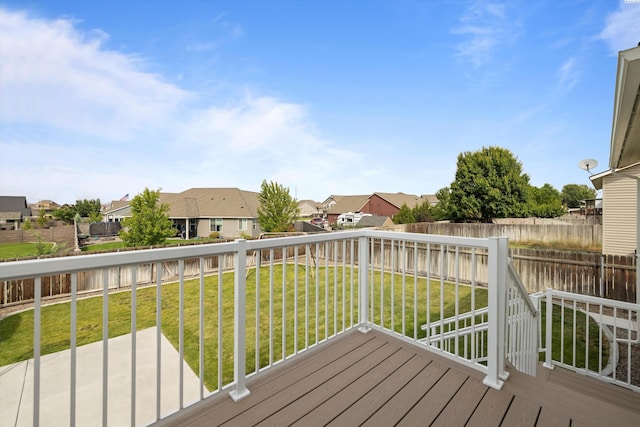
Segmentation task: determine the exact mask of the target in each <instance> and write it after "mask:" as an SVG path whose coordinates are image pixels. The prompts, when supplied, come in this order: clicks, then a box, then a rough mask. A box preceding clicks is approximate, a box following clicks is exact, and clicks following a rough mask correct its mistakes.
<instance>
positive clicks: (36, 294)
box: [33, 276, 42, 426]
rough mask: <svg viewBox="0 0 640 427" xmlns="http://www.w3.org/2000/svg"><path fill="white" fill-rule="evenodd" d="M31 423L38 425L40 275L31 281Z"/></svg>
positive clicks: (40, 322) (40, 323) (40, 320)
mask: <svg viewBox="0 0 640 427" xmlns="http://www.w3.org/2000/svg"><path fill="white" fill-rule="evenodd" d="M33 287H34V289H33V425H34V426H39V425H40V330H41V328H42V319H41V301H40V299H41V295H42V277H41V276H37V277H36V278H35V279H34V283H33Z"/></svg>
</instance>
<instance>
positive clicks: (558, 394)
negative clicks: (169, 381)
mask: <svg viewBox="0 0 640 427" xmlns="http://www.w3.org/2000/svg"><path fill="white" fill-rule="evenodd" d="M539 369H540V370H544V368H542V367H540V368H539ZM545 371H546V370H545ZM554 371H555V370H554ZM510 373H511V375H510V377H509V379H508V380H507V381H506V382H505V385H504V386H503V388H502V390H500V391H497V390H494V389H492V388H489V387H487V386H486V385H484V384H483V383H482V379H483V375H482V374H481V373H479V372H478V371H475V370H473V369H470V368H469V367H466V366H463V365H460V364H458V363H456V362H454V361H452V360H449V359H446V358H444V357H442V356H440V355H438V354H436V353H433V352H431V351H428V350H426V349H423V348H421V347H419V346H415V345H412V344H410V343H407V342H406V341H402V340H400V339H398V338H396V337H393V336H390V335H388V334H386V333H384V332H381V331H372V332H370V333H368V334H362V333H360V332H358V331H355V330H354V331H350V332H347V333H345V334H342V335H341V336H339V337H337V338H335V339H332V340H329V341H328V342H326V343H323V344H320V345H318V346H317V347H315V348H313V349H311V350H309V351H306V352H304V353H302V354H301V355H299V356H296V357H293V358H291V359H290V360H288V361H286V362H283V363H281V364H279V365H277V366H274V367H273V368H271V369H269V370H266V371H265V372H262V373H260V374H258V375H255V376H254V377H251V378H250V379H249V381H248V384H247V386H248V388H249V390H250V392H251V393H250V395H249V396H248V397H246V398H245V399H243V400H241V401H239V402H233V401H232V400H231V399H230V398H229V397H228V395H226V393H220V394H218V395H216V396H212V397H210V398H208V399H205V400H204V401H202V402H199V403H198V404H196V405H193V406H191V407H189V408H187V409H185V410H183V411H181V412H179V413H177V414H174V415H172V416H171V417H169V418H167V419H166V420H162V421H161V422H159V423H158V424H159V425H180V426H194V427H197V426H213V425H243V426H244V425H259V424H261V423H262V424H263V425H291V424H294V423H295V424H296V425H299V426H315V425H318V426H319V425H332V426H351V425H369V426H380V425H396V424H398V423H400V424H401V425H408V426H411V425H430V424H431V425H434V426H463V425H473V426H498V425H501V424H502V425H531V426H534V425H538V426H564V427H567V426H577V425H580V426H600V425H616V426H634V427H637V426H638V425H640V395H638V394H637V393H633V392H631V391H629V390H624V389H622V388H621V387H617V386H613V385H611V384H602V383H600V382H598V381H595V380H593V379H592V378H584V377H583V376H579V375H576V374H573V373H567V372H562V371H558V372H553V371H552V372H544V371H543V372H542V373H541V374H540V375H538V377H537V378H534V377H529V376H527V375H524V374H521V373H518V372H514V371H513V370H510ZM572 375H574V376H575V381H574V382H572V381H571V378H572ZM585 387H586V389H585ZM616 402H620V403H619V404H617V403H616Z"/></svg>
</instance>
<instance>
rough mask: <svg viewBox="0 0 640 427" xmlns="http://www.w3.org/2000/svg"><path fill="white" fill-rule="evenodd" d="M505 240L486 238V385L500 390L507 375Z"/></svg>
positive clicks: (506, 255)
mask: <svg viewBox="0 0 640 427" xmlns="http://www.w3.org/2000/svg"><path fill="white" fill-rule="evenodd" d="M507 243H508V240H507V238H506V237H491V238H489V254H488V255H489V265H488V269H489V286H488V288H489V289H488V298H489V321H488V323H489V328H488V337H487V340H488V343H487V376H486V377H485V378H484V380H483V381H482V382H483V383H484V384H485V385H487V386H489V387H491V388H494V389H496V390H500V389H501V388H502V386H503V384H504V380H505V379H506V378H507V376H508V374H507V373H506V372H505V370H504V342H505V340H504V338H505V331H506V320H507V319H506V307H505V304H506V291H507V262H508V250H507Z"/></svg>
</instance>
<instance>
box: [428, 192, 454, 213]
mask: <svg viewBox="0 0 640 427" xmlns="http://www.w3.org/2000/svg"><path fill="white" fill-rule="evenodd" d="M436 197H437V198H438V204H436V205H435V206H434V207H433V208H431V217H432V218H433V219H434V220H435V221H444V220H447V219H451V218H452V217H453V213H452V208H451V190H449V187H444V188H441V189H440V190H438V191H437V192H436Z"/></svg>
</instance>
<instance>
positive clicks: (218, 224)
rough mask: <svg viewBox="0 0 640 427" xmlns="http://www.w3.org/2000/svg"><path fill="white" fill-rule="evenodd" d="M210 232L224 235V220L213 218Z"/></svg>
mask: <svg viewBox="0 0 640 427" xmlns="http://www.w3.org/2000/svg"><path fill="white" fill-rule="evenodd" d="M209 231H217V232H219V233H222V218H211V225H210V229H209Z"/></svg>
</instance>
